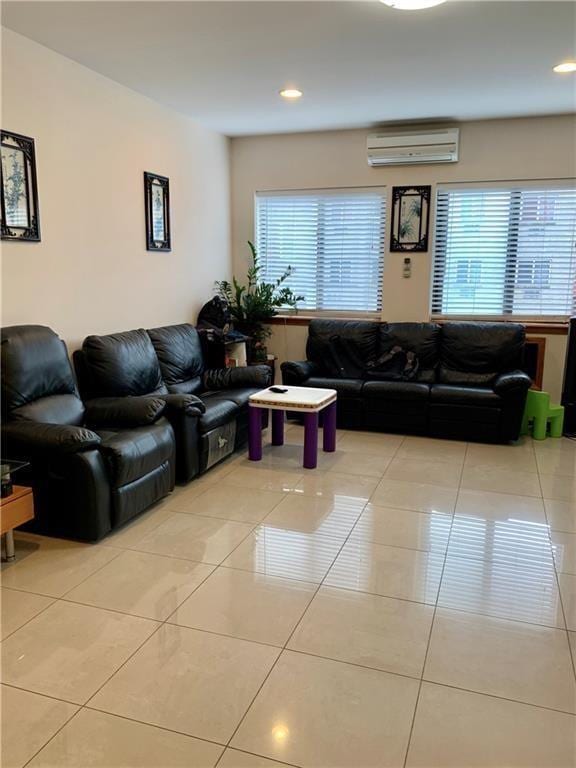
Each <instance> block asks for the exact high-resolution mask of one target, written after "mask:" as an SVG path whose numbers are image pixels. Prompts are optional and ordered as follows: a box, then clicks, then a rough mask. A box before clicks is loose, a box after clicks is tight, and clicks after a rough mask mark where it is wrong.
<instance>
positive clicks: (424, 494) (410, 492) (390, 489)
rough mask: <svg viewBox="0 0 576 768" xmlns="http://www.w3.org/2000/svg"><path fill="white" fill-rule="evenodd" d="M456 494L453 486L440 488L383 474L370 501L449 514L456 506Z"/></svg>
mask: <svg viewBox="0 0 576 768" xmlns="http://www.w3.org/2000/svg"><path fill="white" fill-rule="evenodd" d="M457 495H458V492H457V490H456V489H455V488H442V487H441V486H439V485H432V484H430V483H420V482H418V481H416V480H412V481H411V480H391V479H389V478H387V477H386V476H384V478H383V479H382V480H381V481H380V483H379V484H378V486H377V487H376V490H375V491H374V493H373V494H372V496H371V498H370V501H371V502H372V503H373V504H377V505H378V506H381V507H395V508H398V509H409V510H412V511H413V512H429V513H433V512H439V513H441V514H446V515H451V514H452V513H453V512H454V507H455V506H456V497H457Z"/></svg>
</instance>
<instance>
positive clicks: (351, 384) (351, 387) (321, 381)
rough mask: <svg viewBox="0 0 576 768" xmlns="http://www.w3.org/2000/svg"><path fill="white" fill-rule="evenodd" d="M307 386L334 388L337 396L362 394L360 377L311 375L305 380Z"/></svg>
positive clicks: (362, 382)
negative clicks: (342, 377) (331, 377)
mask: <svg viewBox="0 0 576 768" xmlns="http://www.w3.org/2000/svg"><path fill="white" fill-rule="evenodd" d="M306 386H307V387H318V388H319V389H335V390H336V392H338V397H343V398H349V397H357V398H360V397H361V396H362V387H363V386H364V381H363V380H362V379H329V378H324V377H323V376H317V377H316V376H311V377H310V378H309V379H308V380H307V381H306Z"/></svg>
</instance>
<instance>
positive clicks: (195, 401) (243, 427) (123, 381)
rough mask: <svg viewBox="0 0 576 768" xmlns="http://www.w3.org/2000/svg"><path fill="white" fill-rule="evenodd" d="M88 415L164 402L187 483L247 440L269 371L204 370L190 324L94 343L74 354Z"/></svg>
mask: <svg viewBox="0 0 576 768" xmlns="http://www.w3.org/2000/svg"><path fill="white" fill-rule="evenodd" d="M74 364H75V367H76V373H77V376H78V383H79V387H80V392H81V394H82V397H83V399H84V400H85V402H86V404H87V406H88V407H90V408H92V409H95V408H97V407H99V408H102V409H104V410H105V409H106V407H107V403H108V402H112V403H113V402H114V401H115V400H116V399H117V398H126V397H131V398H144V399H146V398H151V397H152V398H155V399H158V398H160V399H161V400H162V401H163V402H164V403H165V404H166V410H165V415H166V418H167V419H168V420H169V421H170V423H171V425H172V428H173V430H174V435H175V440H176V479H177V481H178V482H188V481H189V480H191V479H192V478H194V477H195V476H196V475H198V474H199V473H201V472H204V471H205V470H206V469H208V468H210V467H211V466H213V465H214V464H216V463H217V462H218V461H220V460H221V459H223V458H224V457H226V456H228V455H229V454H230V453H232V451H233V450H234V449H235V448H237V447H239V446H240V445H242V444H243V443H244V442H245V441H246V440H247V425H248V398H249V396H250V395H251V394H252V393H254V392H257V391H258V390H260V389H263V388H265V387H267V386H269V384H270V378H271V372H270V368H269V367H268V366H251V367H248V368H222V369H212V370H205V368H204V361H203V357H202V349H201V345H200V340H199V337H198V333H197V331H196V329H195V328H194V326H192V325H189V324H182V325H171V326H166V327H164V328H154V329H152V330H148V331H146V330H144V329H138V330H133V331H125V332H122V333H114V334H111V335H108V336H88V337H87V338H86V339H85V340H84V343H83V344H82V349H80V350H78V351H77V352H75V353H74Z"/></svg>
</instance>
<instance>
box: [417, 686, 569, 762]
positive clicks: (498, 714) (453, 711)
mask: <svg viewBox="0 0 576 768" xmlns="http://www.w3.org/2000/svg"><path fill="white" fill-rule="evenodd" d="M574 728H575V720H574V716H573V715H567V714H564V713H561V712H553V711H551V710H549V709H539V708H538V707H532V706H529V705H526V704H518V703H516V702H512V701H505V700H503V699H497V698H494V697H492V696H481V695H479V694H477V693H470V692H468V691H459V690H457V689H455V688H446V687H444V686H439V685H432V684H431V683H424V684H423V685H422V691H421V693H420V697H419V700H418V709H417V711H416V718H415V720H414V729H413V732H412V738H411V740H410V749H409V751H408V759H407V761H406V766H407V768H572V767H573V766H574V761H575V757H576V741H575V735H574V734H575V730H574Z"/></svg>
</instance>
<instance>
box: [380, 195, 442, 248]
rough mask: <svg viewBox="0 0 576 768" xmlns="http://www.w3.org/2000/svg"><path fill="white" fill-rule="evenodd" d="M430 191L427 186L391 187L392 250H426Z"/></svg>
mask: <svg viewBox="0 0 576 768" xmlns="http://www.w3.org/2000/svg"><path fill="white" fill-rule="evenodd" d="M431 191H432V188H431V187H429V186H428V187H393V188H392V229H391V232H390V250H391V251H392V252H395V253H405V252H406V251H410V252H412V253H415V252H418V251H427V250H428V227H429V224H430V193H431Z"/></svg>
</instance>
